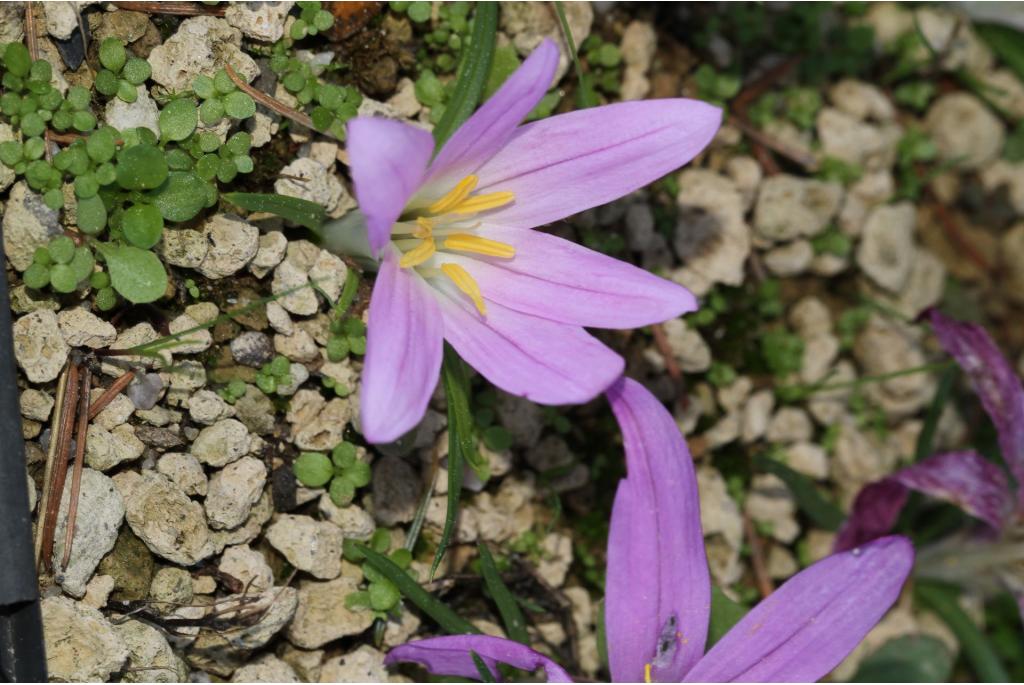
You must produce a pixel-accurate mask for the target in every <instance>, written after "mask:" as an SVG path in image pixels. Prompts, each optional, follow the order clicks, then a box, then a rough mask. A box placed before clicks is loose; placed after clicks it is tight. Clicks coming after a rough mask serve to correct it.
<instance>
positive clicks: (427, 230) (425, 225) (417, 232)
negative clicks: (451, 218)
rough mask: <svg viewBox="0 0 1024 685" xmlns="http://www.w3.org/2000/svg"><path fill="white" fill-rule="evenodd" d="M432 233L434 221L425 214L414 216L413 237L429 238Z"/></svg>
mask: <svg viewBox="0 0 1024 685" xmlns="http://www.w3.org/2000/svg"><path fill="white" fill-rule="evenodd" d="M432 235H434V222H433V221H431V220H430V219H428V218H427V217H425V216H420V217H416V228H415V229H413V232H412V236H413V237H414V238H429V237H430V236H432Z"/></svg>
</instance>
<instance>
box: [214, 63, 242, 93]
mask: <svg viewBox="0 0 1024 685" xmlns="http://www.w3.org/2000/svg"><path fill="white" fill-rule="evenodd" d="M213 87H214V88H216V89H217V92H218V93H220V94H221V95H227V94H228V93H231V92H234V91H235V90H236V89H237V88H238V87H237V86H236V85H235V82H234V81H232V80H231V77H230V76H228V72H227V70H226V69H220V70H219V71H218V72H217V73H216V74H214V75H213Z"/></svg>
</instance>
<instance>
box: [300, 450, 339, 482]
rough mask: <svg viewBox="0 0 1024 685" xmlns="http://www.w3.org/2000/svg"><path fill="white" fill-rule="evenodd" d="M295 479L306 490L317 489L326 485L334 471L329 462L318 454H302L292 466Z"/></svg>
mask: <svg viewBox="0 0 1024 685" xmlns="http://www.w3.org/2000/svg"><path fill="white" fill-rule="evenodd" d="M292 469H293V470H294V471H295V477H296V478H297V479H298V480H299V482H300V483H302V484H303V485H305V486H306V487H308V488H319V487H321V486H323V485H326V484H327V481H329V480H330V479H331V476H332V475H333V474H334V471H333V470H332V469H331V460H330V459H328V458H327V457H326V456H325V455H323V454H320V453H319V452H303V453H302V454H300V455H299V457H298V459H296V460H295V462H294V463H293V464H292Z"/></svg>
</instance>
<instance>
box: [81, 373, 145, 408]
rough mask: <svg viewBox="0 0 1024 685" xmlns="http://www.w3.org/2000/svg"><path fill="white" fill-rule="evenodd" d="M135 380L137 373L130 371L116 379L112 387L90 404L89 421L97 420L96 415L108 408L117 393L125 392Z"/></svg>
mask: <svg viewBox="0 0 1024 685" xmlns="http://www.w3.org/2000/svg"><path fill="white" fill-rule="evenodd" d="M133 378H135V371H134V370H132V369H129V370H127V371H125V372H124V373H123V374H121V376H120V377H118V378H115V379H114V382H113V383H111V384H110V387H109V388H107V389H106V390H104V391H103V394H102V395H100V396H99V397H97V398H96V399H95V400H93V401H92V402H90V403H89V421H92V420H93V419H95V418H96V415H97V414H99V413H100V412H101V411H103V410H104V409H106V408H107V405H108V404H110V403H111V402H112V401H113V399H114V398H115V397H117V393H119V392H121V391H122V390H124V388H125V386H127V385H128V384H129V383H131V382H132V379H133Z"/></svg>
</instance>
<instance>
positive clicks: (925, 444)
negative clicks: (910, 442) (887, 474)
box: [914, 366, 958, 462]
mask: <svg viewBox="0 0 1024 685" xmlns="http://www.w3.org/2000/svg"><path fill="white" fill-rule="evenodd" d="M957 373H958V368H957V367H956V366H950V367H949V368H947V369H946V370H945V371H944V372H943V373H942V375H941V376H939V385H938V387H937V388H936V389H935V397H933V398H932V403H931V404H930V405H929V406H928V414H927V415H925V417H924V424H923V425H922V426H921V432H920V433H919V434H918V436H917V445H915V447H914V461H915V462H918V461H921V460H922V459H924V458H925V457H927V456H929V455H931V453H932V447H933V446H934V444H935V431H936V430H937V429H938V427H939V417H941V416H942V410H943V409H945V407H946V403H947V402H948V401H949V395H950V393H951V392H952V390H953V381H954V380H956V376H957Z"/></svg>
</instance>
